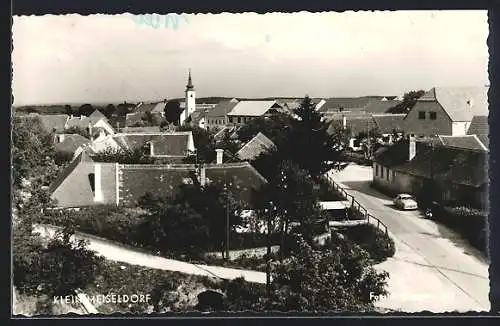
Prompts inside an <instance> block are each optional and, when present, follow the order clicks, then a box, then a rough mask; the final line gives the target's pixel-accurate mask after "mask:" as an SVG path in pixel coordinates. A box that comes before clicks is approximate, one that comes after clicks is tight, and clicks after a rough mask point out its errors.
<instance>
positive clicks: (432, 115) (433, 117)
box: [429, 112, 437, 120]
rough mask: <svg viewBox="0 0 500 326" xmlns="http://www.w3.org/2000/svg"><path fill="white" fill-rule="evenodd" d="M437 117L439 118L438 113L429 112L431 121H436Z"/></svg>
mask: <svg viewBox="0 0 500 326" xmlns="http://www.w3.org/2000/svg"><path fill="white" fill-rule="evenodd" d="M436 116H437V114H436V112H429V119H431V120H436Z"/></svg>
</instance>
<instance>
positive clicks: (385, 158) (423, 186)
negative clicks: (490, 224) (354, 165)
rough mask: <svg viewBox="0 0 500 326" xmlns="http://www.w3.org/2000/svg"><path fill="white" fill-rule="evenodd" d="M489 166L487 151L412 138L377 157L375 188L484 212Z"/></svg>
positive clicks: (378, 153) (380, 151)
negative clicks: (428, 198) (474, 208)
mask: <svg viewBox="0 0 500 326" xmlns="http://www.w3.org/2000/svg"><path fill="white" fill-rule="evenodd" d="M487 162H488V153H487V152H486V151H484V150H476V149H469V148H458V147H450V146H445V145H442V144H439V142H438V141H433V142H421V141H417V140H416V138H415V137H412V136H410V137H409V139H407V140H405V141H401V142H398V143H396V144H394V145H393V146H390V147H385V148H381V149H379V150H378V151H377V152H376V153H375V159H374V162H373V186H374V187H376V188H378V189H380V190H382V191H384V192H386V193H389V194H391V195H394V194H398V193H409V194H413V195H415V196H424V197H425V196H429V197H430V198H432V200H435V201H438V202H441V203H444V204H447V203H460V205H470V206H473V207H478V208H484V207H486V205H487V202H488V195H487V188H488V183H489V178H488V169H487Z"/></svg>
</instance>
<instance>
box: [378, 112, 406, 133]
mask: <svg viewBox="0 0 500 326" xmlns="http://www.w3.org/2000/svg"><path fill="white" fill-rule="evenodd" d="M405 116H406V114H374V115H373V120H374V121H375V125H376V126H377V129H378V130H379V131H380V132H381V133H383V134H385V133H391V132H392V131H393V130H397V131H402V130H404V126H403V123H404V118H405Z"/></svg>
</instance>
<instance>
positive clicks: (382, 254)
mask: <svg viewBox="0 0 500 326" xmlns="http://www.w3.org/2000/svg"><path fill="white" fill-rule="evenodd" d="M340 233H342V234H343V235H344V236H345V237H346V238H347V239H348V240H350V241H352V242H354V243H355V244H357V245H359V246H360V247H361V248H363V249H364V250H366V251H367V252H368V253H369V254H370V257H371V258H372V259H373V260H374V261H375V262H376V263H380V262H383V261H384V260H386V259H387V258H389V257H392V256H394V254H395V252H396V247H395V245H394V241H393V240H392V239H391V237H390V236H389V235H387V234H386V233H385V232H382V231H381V230H379V229H378V228H377V227H376V226H374V225H372V224H369V223H367V224H361V225H356V226H350V227H345V228H344V229H342V230H341V231H340Z"/></svg>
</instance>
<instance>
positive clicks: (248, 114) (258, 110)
mask: <svg viewBox="0 0 500 326" xmlns="http://www.w3.org/2000/svg"><path fill="white" fill-rule="evenodd" d="M282 110H283V108H282V106H281V105H280V104H278V102H276V101H240V102H238V103H237V104H236V105H235V106H234V107H233V109H232V110H231V111H230V112H229V113H228V114H227V119H228V120H227V123H228V124H229V125H232V126H242V125H244V124H246V123H248V122H250V121H251V120H253V119H255V118H258V117H265V116H272V115H274V114H277V113H280V112H282Z"/></svg>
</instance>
